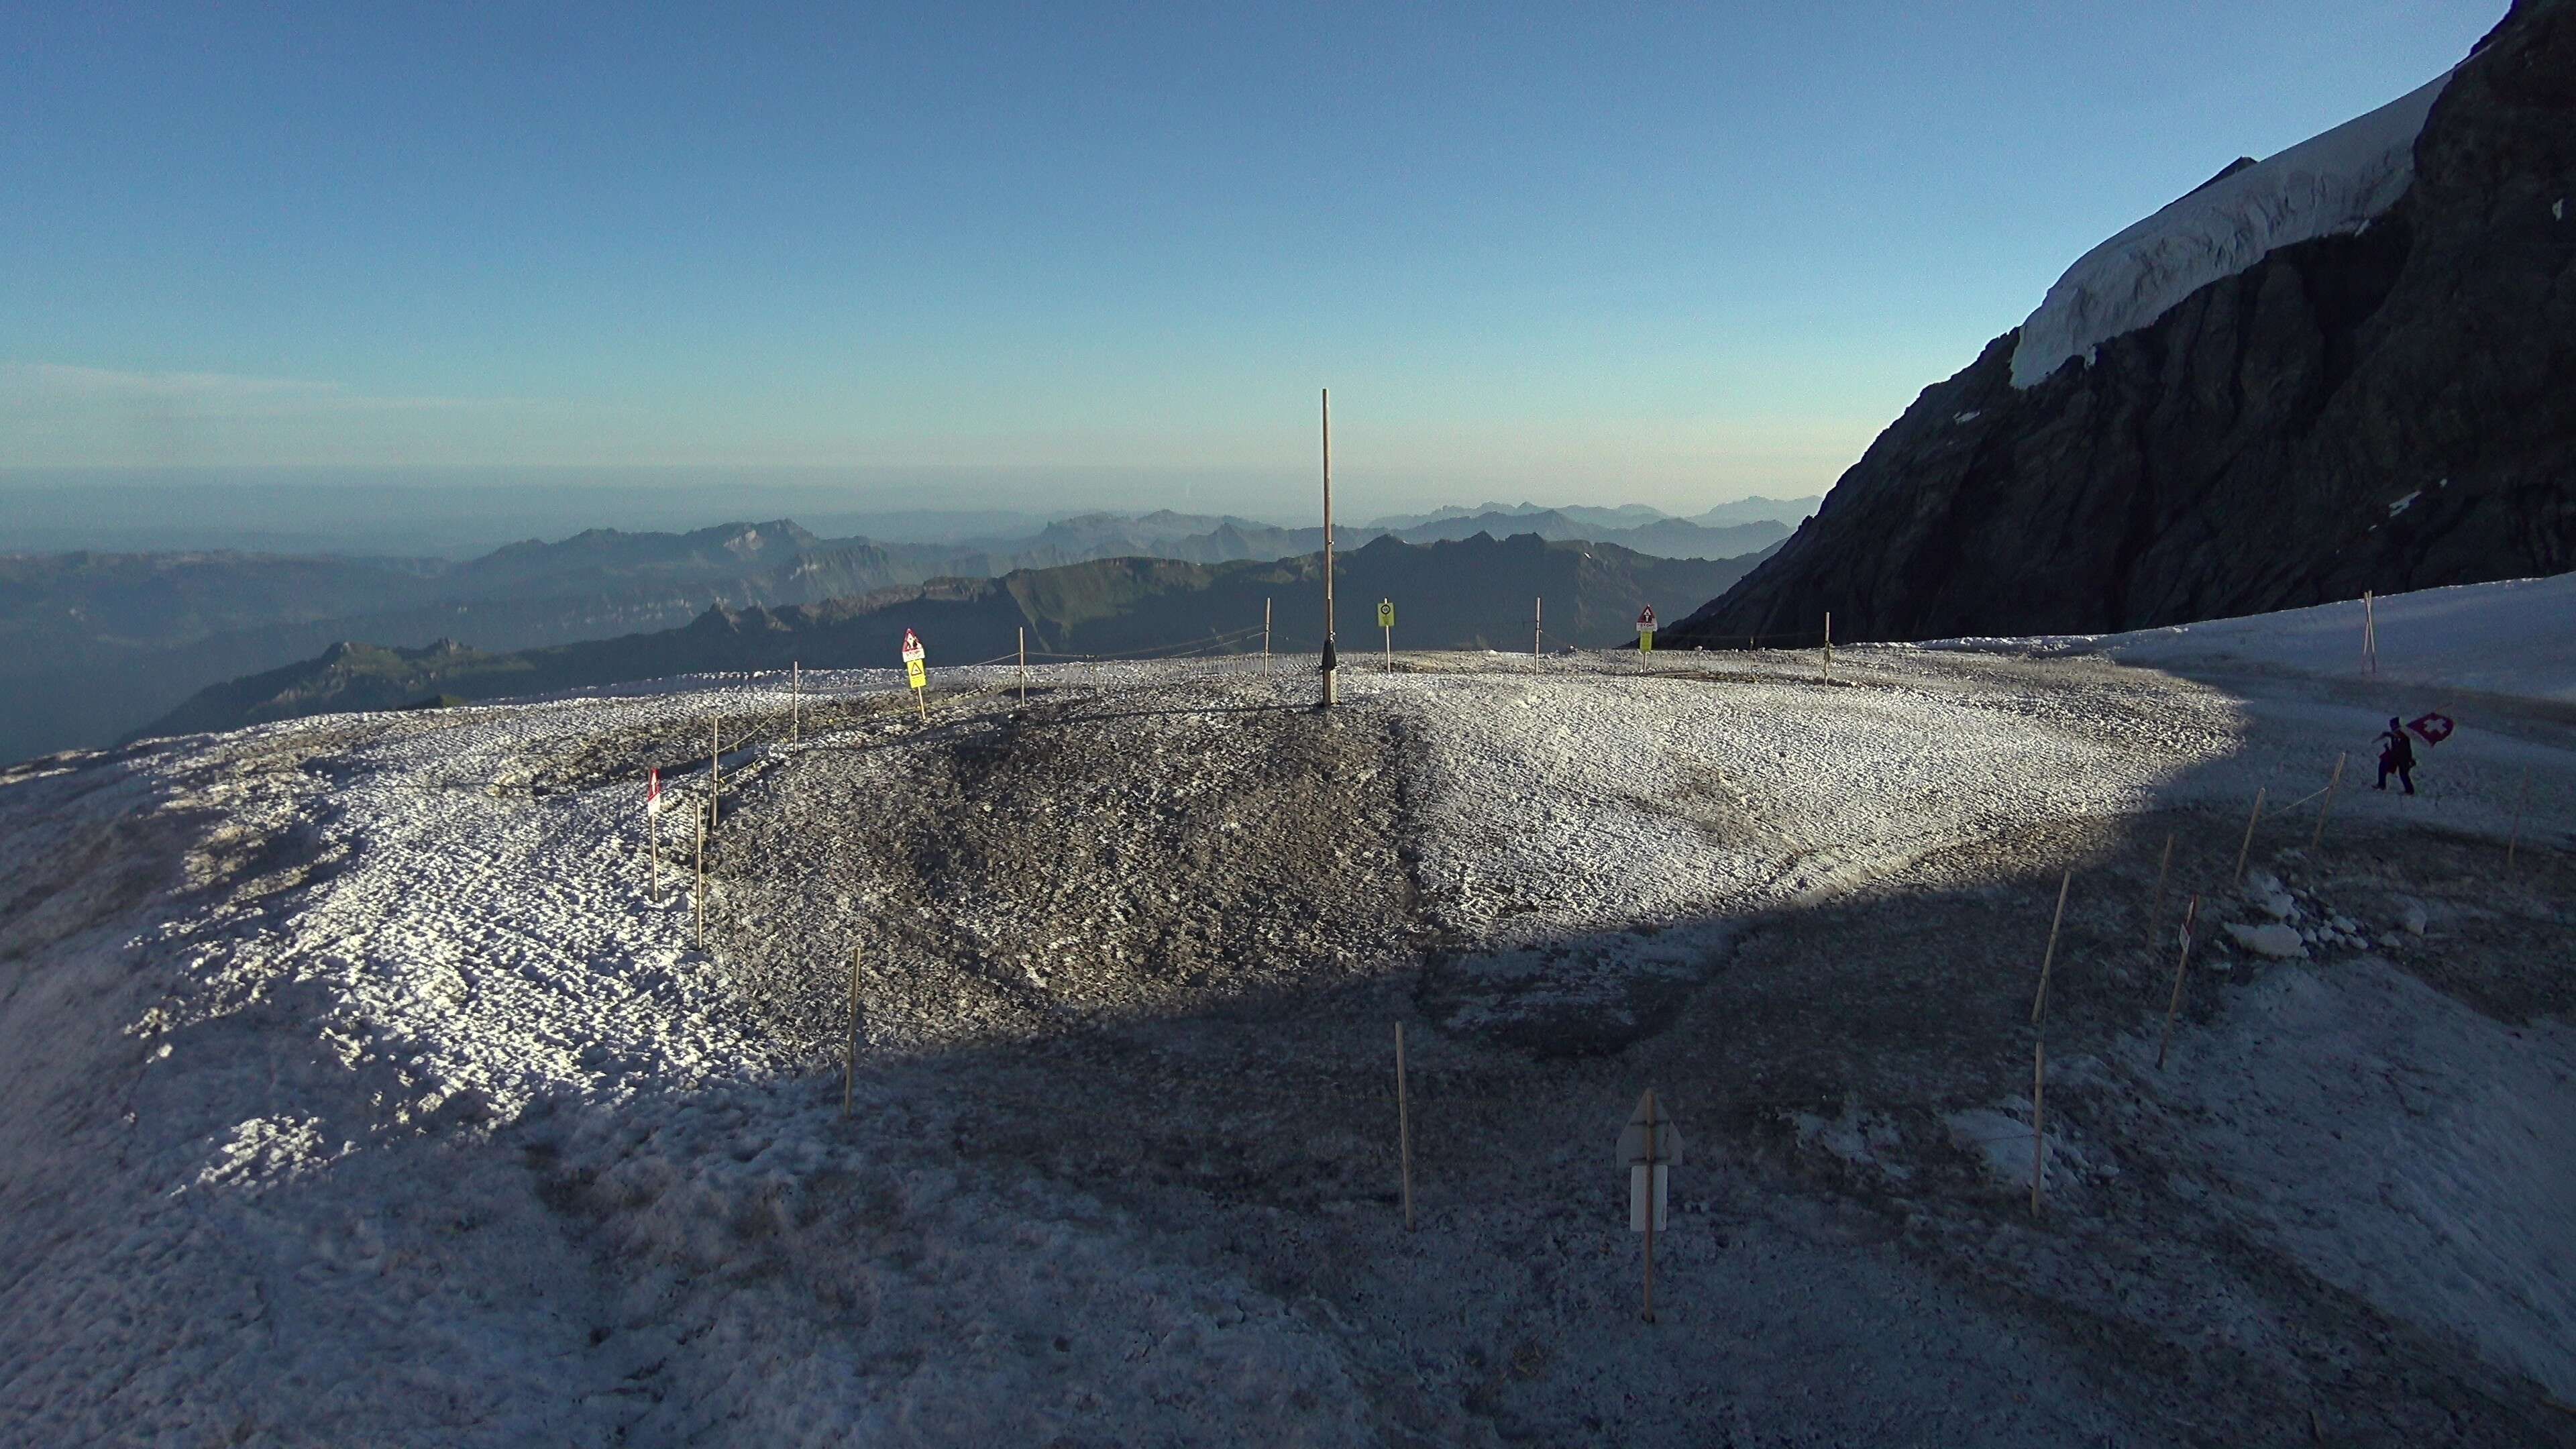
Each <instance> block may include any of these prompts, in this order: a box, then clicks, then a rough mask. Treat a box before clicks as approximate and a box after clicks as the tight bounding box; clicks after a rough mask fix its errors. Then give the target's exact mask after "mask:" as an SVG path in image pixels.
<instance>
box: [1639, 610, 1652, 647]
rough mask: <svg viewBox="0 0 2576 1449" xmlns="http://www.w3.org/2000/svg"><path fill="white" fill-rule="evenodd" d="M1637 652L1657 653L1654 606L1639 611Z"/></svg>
mask: <svg viewBox="0 0 2576 1449" xmlns="http://www.w3.org/2000/svg"><path fill="white" fill-rule="evenodd" d="M1637 652H1638V653H1640V654H1652V653H1654V652H1655V606H1654V605H1652V604H1648V605H1647V606H1646V607H1644V608H1643V609H1640V610H1638V611H1637Z"/></svg>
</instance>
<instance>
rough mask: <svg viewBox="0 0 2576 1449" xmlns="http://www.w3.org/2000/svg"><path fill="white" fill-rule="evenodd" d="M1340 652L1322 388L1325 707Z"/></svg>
mask: <svg viewBox="0 0 2576 1449" xmlns="http://www.w3.org/2000/svg"><path fill="white" fill-rule="evenodd" d="M1340 662H1341V659H1340V651H1339V650H1338V649H1336V648H1335V647H1334V644H1333V390H1332V389H1331V388H1325V389H1324V707H1325V708H1326V709H1330V708H1332V707H1333V706H1334V705H1335V704H1338V703H1340V702H1341V696H1342V681H1341V678H1340V674H1341V671H1340V670H1339V669H1338V668H1336V667H1335V666H1337V665H1338V664H1340Z"/></svg>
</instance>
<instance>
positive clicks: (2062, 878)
mask: <svg viewBox="0 0 2576 1449" xmlns="http://www.w3.org/2000/svg"><path fill="white" fill-rule="evenodd" d="M2074 882H2075V872H2073V871H2071V870H2070V871H2066V872H2064V873H2063V874H2061V875H2059V876H2058V877H2057V914H2056V915H2054V916H2051V917H2049V918H2048V949H2047V950H2046V951H2043V952H2041V953H2040V957H2039V994H2038V995H2037V996H2034V997H2032V998H2031V1002H2030V1020H2031V1024H2032V1025H2033V1026H2036V1025H2038V1024H2039V1021H2040V1019H2041V1018H2042V1017H2044V1016H2046V1015H2047V1014H2048V970H2049V968H2050V967H2051V966H2053V965H2055V964H2056V962H2057V928H2058V927H2059V926H2061V925H2063V924H2065V921H2066V888H2067V887H2068V886H2070V885H2072V884H2074Z"/></svg>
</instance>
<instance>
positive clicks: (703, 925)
mask: <svg viewBox="0 0 2576 1449" xmlns="http://www.w3.org/2000/svg"><path fill="white" fill-rule="evenodd" d="M714 803H715V802H713V801H709V802H708V807H709V809H712V808H714ZM689 818H690V819H692V820H694V821H696V822H697V827H698V849H697V865H696V870H697V883H696V885H695V886H694V887H693V888H692V889H691V890H690V892H689V930H690V932H691V933H692V934H693V935H694V936H695V937H696V939H697V943H698V948H699V949H700V950H704V949H706V944H707V811H705V810H692V811H690V812H689Z"/></svg>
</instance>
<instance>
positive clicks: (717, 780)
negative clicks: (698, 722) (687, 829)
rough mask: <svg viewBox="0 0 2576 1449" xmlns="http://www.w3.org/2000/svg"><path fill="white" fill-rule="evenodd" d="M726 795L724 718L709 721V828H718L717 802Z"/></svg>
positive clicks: (720, 716) (717, 717)
mask: <svg viewBox="0 0 2576 1449" xmlns="http://www.w3.org/2000/svg"><path fill="white" fill-rule="evenodd" d="M723 794H724V716H723V715H717V716H716V717H715V718H714V719H711V720H709V721H707V828H708V829H709V830H713V829H715V828H716V818H717V817H716V811H717V809H718V808H719V807H718V806H717V804H716V801H717V800H718V799H719V798H721V797H722V796H723Z"/></svg>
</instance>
